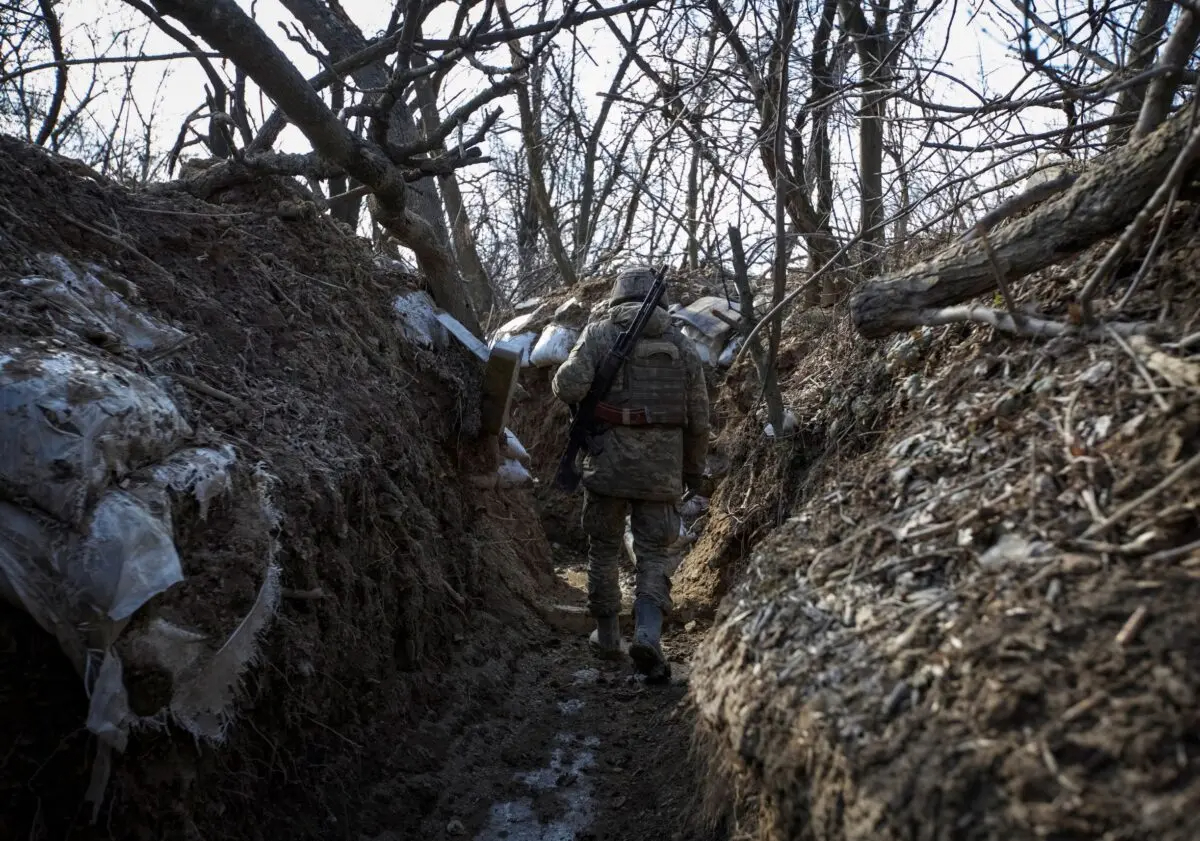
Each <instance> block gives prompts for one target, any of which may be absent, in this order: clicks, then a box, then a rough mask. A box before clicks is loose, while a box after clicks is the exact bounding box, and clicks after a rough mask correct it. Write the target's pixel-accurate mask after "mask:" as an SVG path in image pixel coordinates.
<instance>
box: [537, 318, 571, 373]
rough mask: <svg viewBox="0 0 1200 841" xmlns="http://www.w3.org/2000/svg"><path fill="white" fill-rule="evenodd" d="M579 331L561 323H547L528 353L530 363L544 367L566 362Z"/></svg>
mask: <svg viewBox="0 0 1200 841" xmlns="http://www.w3.org/2000/svg"><path fill="white" fill-rule="evenodd" d="M579 332H580V331H578V330H573V329H572V328H570V327H566V326H564V325H561V324H547V325H546V329H544V330H542V335H541V336H540V337H538V340H537V343H536V344H535V345H534V346H533V350H532V351H530V353H529V362H530V364H531V365H533V366H535V367H537V368H546V367H549V366H551V365H561V364H562V363H564V362H566V361H567V357H568V356H570V354H571V348H573V347H574V346H575V342H576V340H577V339H578V338H579Z"/></svg>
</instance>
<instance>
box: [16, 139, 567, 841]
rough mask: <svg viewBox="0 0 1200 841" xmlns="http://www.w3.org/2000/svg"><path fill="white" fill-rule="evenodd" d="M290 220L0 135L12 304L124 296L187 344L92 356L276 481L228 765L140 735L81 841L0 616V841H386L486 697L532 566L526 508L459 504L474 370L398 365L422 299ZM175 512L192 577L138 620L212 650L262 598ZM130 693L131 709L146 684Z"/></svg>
mask: <svg viewBox="0 0 1200 841" xmlns="http://www.w3.org/2000/svg"><path fill="white" fill-rule="evenodd" d="M296 200H297V194H296V192H295V190H293V189H292V188H290V187H288V185H287V184H286V182H282V181H279V182H261V183H259V184H257V185H255V186H253V187H241V188H238V189H236V190H231V191H228V192H227V193H226V194H224V195H223V196H220V197H218V199H216V202H217V203H206V202H201V201H199V200H196V199H194V198H192V197H191V196H189V195H187V194H186V193H185V192H183V191H181V190H180V189H178V188H177V187H174V186H169V185H168V186H162V187H157V188H154V189H150V190H141V191H128V190H125V189H123V188H121V187H119V186H117V185H115V184H112V183H110V182H107V181H104V180H102V179H99V178H88V177H85V176H81V174H80V172H79V169H78V167H75V166H72V165H70V164H69V163H68V162H65V161H63V160H62V159H58V158H55V157H52V156H48V155H46V154H44V153H43V152H41V151H39V150H33V149H30V148H28V147H26V146H24V145H22V144H20V143H18V142H15V141H13V140H9V139H3V138H0V290H2V291H3V292H4V294H5V295H7V296H11V297H10V298H8V299H6V300H10V301H14V302H16V301H22V300H24V301H25V302H26V303H28V301H27V299H22V298H21V295H22V291H21V290H20V289H19V288H18V286H17V284H16V283H15V280H16V279H17V278H19V277H22V276H24V275H27V274H29V273H31V271H33V269H34V268H35V266H36V265H37V264H38V257H39V255H41V254H47V253H49V254H59V255H62V256H63V257H65V258H67V259H69V260H72V261H75V262H78V263H80V264H87V263H94V264H99V265H100V266H101V267H103V269H104V270H106V271H107V272H109V273H111V274H112V275H113V277H114V278H117V279H123V280H125V281H128V282H130V283H132V285H133V287H136V292H134V291H132V288H130V289H127V290H126V291H128V292H130V295H131V296H133V297H134V298H136V299H137V301H138V306H139V308H141V309H142V310H144V311H145V312H147V313H149V314H151V315H152V316H155V317H157V318H159V319H162V320H164V321H167V322H169V323H171V324H173V325H175V326H176V327H178V328H180V329H182V330H183V331H184V332H185V333H186V334H187V335H188V336H189V340H188V343H187V344H186V345H184V346H182V347H180V348H178V349H177V350H176V351H175V352H173V353H170V354H168V355H166V356H163V357H161V358H156V359H145V358H137V356H136V354H134V355H130V354H129V353H127V352H125V351H122V350H121V349H113V348H109V349H105V348H101V347H96V348H94V349H92V351H91V352H93V353H95V354H105V353H120V354H123V356H122V360H123V364H127V365H134V366H136V368H137V370H139V371H141V372H142V373H145V374H147V375H148V376H151V377H152V378H153V377H158V378H160V379H159V382H162V383H165V384H167V385H168V386H169V387H170V389H171V392H172V397H173V398H174V399H175V400H176V401H177V403H178V404H179V405H180V406H181V407H182V409H183V411H184V414H185V416H186V417H187V420H188V421H189V423H190V424H191V425H192V426H193V427H194V428H195V429H196V431H197V439H198V441H201V442H213V443H228V444H232V445H233V446H234V448H235V449H236V451H237V453H238V457H239V461H240V463H242V464H246V465H255V464H261V466H262V467H263V469H264V470H265V471H266V472H267V473H269V474H270V475H271V476H273V477H275V482H274V486H273V487H272V488H271V498H272V500H273V501H274V503H275V504H276V505H277V506H278V508H279V509H280V514H281V519H280V525H279V528H278V532H277V533H276V534H274V535H272V539H274V540H275V541H277V543H278V553H277V555H276V561H277V563H279V565H280V566H281V567H282V585H283V588H284V590H283V595H284V598H283V602H282V605H281V607H280V609H279V615H278V616H277V617H276V620H275V624H274V625H273V627H272V629H271V631H270V633H269V634H268V636H267V637H266V639H265V641H264V643H263V648H262V650H261V652H260V657H259V664H258V666H257V667H256V668H255V669H253V670H252V671H251V672H249V673H248V674H247V675H246V676H245V679H244V685H243V687H242V692H241V695H240V701H239V704H238V705H237V707H236V711H235V712H236V717H235V720H234V721H233V723H232V725H231V727H230V730H229V732H228V739H227V743H226V744H225V745H224V746H220V747H213V746H205V745H200V746H198V745H196V744H195V743H194V741H193V740H191V739H190V738H189V737H185V736H183V735H182V734H180V733H179V732H178V731H172V730H167V731H165V732H161V733H153V732H142V733H137V734H135V736H134V738H133V739H132V740H131V744H130V748H129V750H128V751H127V752H126V754H125V755H124V756H122V757H119V758H118V761H117V764H116V767H115V769H114V772H113V776H112V780H111V782H110V787H109V798H108V800H107V801H106V803H105V806H104V810H103V812H102V814H101V815H100V819H99V823H98V825H96V826H89V825H88V820H87V819H88V817H90V816H89V815H86V814H83V813H82V811H81V808H80V806H79V804H80V802H81V801H82V794H83V789H84V787H85V786H86V784H87V775H88V772H89V769H88V768H87V761H88V758H89V757H90V753H88V752H86V751H85V748H86V747H87V743H88V739H87V738H86V737H85V732H86V731H83V730H82V729H81V728H82V724H83V718H84V715H83V712H82V711H83V710H84V709H85V708H86V700H85V698H84V694H83V691H82V686H81V684H80V681H79V679H78V678H77V677H76V676H75V675H74V674H73V672H72V671H71V667H70V665H69V664H68V663H67V661H66V658H64V657H62V656H61V654H58V653H57V649H56V647H55V645H54V643H53V641H52V640H50V639H49V637H46V638H45V639H41V638H39V636H38V632H37V631H36V630H35V627H36V626H33V624H32V622H30V621H29V620H28V619H27V618H26V617H25V616H24V615H23V614H20V613H19V612H17V611H16V610H15V609H12V608H9V607H7V606H3V607H0V640H2V641H3V642H2V643H0V652H2V654H0V656H2V658H3V666H2V668H3V670H4V672H5V673H6V674H7V675H9V676H10V678H11V679H7V680H5V681H4V687H5V688H4V694H5V697H4V705H5V709H6V711H10V714H7V715H6V716H5V724H4V725H3V727H0V757H3V758H2V759H0V798H3V799H4V801H5V802H6V803H9V804H11V806H10V807H9V808H8V809H6V810H5V814H4V816H3V819H2V820H3V821H4V826H3V829H4V830H5V831H3V832H0V834H3V835H4V836H5V837H10V836H11V837H64V836H65V835H66V834H70V835H71V837H73V838H89V837H100V836H105V837H107V836H108V835H109V833H110V832H111V833H115V834H116V835H117V836H119V837H123V838H131V839H136V838H158V837H168V836H169V837H175V838H204V839H216V838H224V837H238V838H274V837H284V836H286V837H291V838H328V837H330V836H331V834H333V835H336V836H337V837H346V838H357V837H359V835H360V834H364V833H365V834H367V835H370V834H373V833H379V832H382V831H383V830H384V829H388V830H395V831H399V832H402V833H407V832H409V831H410V830H415V828H416V827H418V826H420V825H421V824H422V822H423V821H424V820H425V817H426V815H427V813H428V810H429V809H431V808H433V806H432V801H431V799H430V798H429V797H428V796H427V795H426V796H411V797H410V796H403V795H402V796H396V797H393V796H392V794H395V793H396V792H397V789H398V788H399V789H403V788H404V787H405V786H406V782H405V781H406V780H409V779H413V780H417V779H420V778H422V775H431V774H432V775H436V774H437V773H438V772H439V769H440V768H441V766H442V765H443V764H444V762H445V759H446V757H445V755H444V750H445V747H444V745H443V744H441V743H437V742H430V743H428V744H424V745H422V744H421V743H420V741H419V739H418V740H417V743H415V744H412V745H411V747H410V740H413V739H415V738H416V737H415V735H414V734H416V733H417V732H418V727H419V726H420V723H421V722H422V720H423V719H424V718H426V717H428V716H430V715H434V716H435V717H436V718H437V719H438V720H440V721H441V722H442V723H443V726H444V727H449V728H451V729H453V728H455V727H464V726H465V722H466V721H468V720H469V719H470V718H471V717H472V716H474V715H476V714H477V713H478V710H479V708H480V706H481V705H486V704H488V703H495V702H497V700H498V699H499V698H501V697H503V695H504V693H505V686H506V682H507V680H508V678H509V675H510V672H511V666H512V664H513V662H514V659H515V658H516V656H517V653H518V652H519V651H520V650H521V648H522V644H523V641H524V638H525V636H526V634H527V633H528V631H529V629H530V628H532V627H534V619H533V617H534V611H533V602H534V600H535V599H536V594H537V593H538V591H539V588H540V587H542V586H544V585H545V583H546V582H547V580H548V579H549V577H550V564H549V551H548V546H547V544H546V541H545V539H544V537H543V535H542V533H541V530H540V528H539V527H538V525H537V522H536V514H535V513H534V510H533V507H532V500H531V499H530V497H529V495H528V493H527V492H512V491H510V492H499V491H490V492H489V491H480V490H478V489H476V488H475V487H473V486H470V485H468V484H467V483H466V482H465V481H464V479H465V478H466V476H467V475H468V474H474V473H478V472H480V471H486V470H490V469H493V466H491V465H489V464H488V462H487V456H486V452H487V448H486V447H483V446H481V445H480V444H479V442H478V441H477V434H478V393H477V392H478V380H479V376H480V372H479V370H478V366H477V365H476V364H474V363H472V361H471V358H470V356H469V355H468V354H466V353H465V352H460V351H459V350H458V349H457V348H452V349H451V350H450V351H449V352H448V353H446V354H443V355H434V354H433V353H431V352H429V351H426V350H424V349H422V348H419V347H417V346H414V345H412V344H410V343H409V342H408V341H406V340H405V339H404V338H403V337H402V336H401V335H400V333H399V332H398V330H397V329H396V326H395V324H394V322H393V315H392V309H391V302H392V299H393V298H394V296H395V295H396V294H397V293H399V292H402V291H404V290H405V289H408V288H411V287H412V286H414V285H417V284H419V279H417V278H413V277H408V276H404V275H402V274H399V273H397V272H396V271H394V270H392V269H390V268H388V267H387V266H385V265H381V264H378V263H376V261H375V260H374V258H373V256H372V254H371V253H370V252H369V250H368V249H367V248H366V247H365V244H364V243H363V242H362V241H360V240H357V239H355V238H353V237H351V236H349V235H348V234H347V233H346V232H345V231H344V230H342V229H341V228H340V227H339V226H338V225H336V224H335V223H333V222H331V221H329V220H328V219H326V218H323V217H319V216H316V215H315V214H303V213H295V212H290V211H289V212H281V210H280V208H281V207H283V206H287V207H294V206H295V205H296V204H297V201H296ZM21 306H22V307H25V304H22V305H21ZM35 310H36V308H35ZM17 311H18V308H16V304H14V309H6V312H7V313H12V312H17ZM20 311H21V312H25V313H28V312H30V310H29V309H28V308H27V307H26V308H25V309H20ZM53 319H54V314H53V313H52V312H50V311H47V310H43V311H33V312H32V314H31V315H30V317H28V318H21V319H14V318H0V321H2V328H3V334H4V336H5V338H8V339H32V338H38V337H42V336H46V335H49V334H50V332H51V331H52V322H53ZM468 488H470V489H469V490H468ZM175 502H176V504H177V506H178V507H177V512H178V517H177V519H178V521H179V523H180V524H181V525H180V530H179V532H178V533H177V535H176V538H177V541H178V542H179V544H180V546H181V549H182V550H183V551H182V554H183V562H184V566H185V572H186V573H187V575H188V579H187V581H185V582H184V583H183V584H181V585H179V586H177V587H176V588H173V589H172V590H170V591H168V593H166V594H164V596H162V597H160V599H158V600H155V601H154V602H152V605H153V610H154V611H156V612H157V614H158V615H162V616H165V617H171V616H176V617H179V616H185V617H187V619H188V621H189V622H192V623H199V624H200V625H201V626H206V627H209V628H212V629H223V630H225V631H226V632H227V630H228V626H229V622H230V621H231V619H232V618H235V617H237V616H240V615H242V614H244V611H245V610H246V608H247V605H248V604H249V603H250V602H252V601H253V599H254V595H255V592H256V590H257V588H258V587H259V586H260V585H261V583H262V571H263V551H264V548H265V547H264V546H263V545H261V535H260V534H257V533H256V534H250V535H241V534H239V532H238V531H237V526H238V523H239V516H238V512H237V511H234V510H230V509H229V508H228V507H222V503H220V502H217V503H214V506H213V508H212V510H211V511H210V512H209V514H208V520H207V521H205V523H204V524H203V525H200V524H199V520H198V519H197V518H196V517H195V516H194V514H193V513H189V511H188V510H187V504H188V503H187V501H186V500H183V499H181V500H176V501H175ZM148 607H149V606H148ZM135 621H136V620H135ZM43 636H45V635H43ZM18 676H19V678H18ZM134 677H135V678H136V677H137V675H136V674H135V675H134ZM143 677H144V678H145V680H144V681H142V682H141V683H140V684H139V686H140V687H141V688H140V691H139V694H138V698H137V701H138V703H139V705H146V706H149V705H152V704H153V703H154V702H155V701H156V700H160V696H161V692H162V687H161V686H160V685H159V684H160V678H161V675H155V674H146V675H144V676H143ZM51 769H53V773H51ZM381 780H387V781H389V789H388V793H387V796H382V795H378V792H379V786H380V781H381ZM428 785H429V783H428V782H421V783H419V784H417V786H416V787H417V789H420V788H422V787H426V788H427V787H428ZM7 830H11V832H10V831H7Z"/></svg>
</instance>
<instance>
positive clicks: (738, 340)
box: [717, 335, 743, 368]
mask: <svg viewBox="0 0 1200 841" xmlns="http://www.w3.org/2000/svg"><path fill="white" fill-rule="evenodd" d="M742 338H743V337H742V336H740V335H738V336H734V337H733V338H732V339H730V340H729V343H728V344H726V345H725V349H724V350H723V351H721V355H720V356H719V357H717V367H719V368H728V367H729V366H730V365H732V364H733V359H734V357H736V356H737V352H738V350H739V349H740V348H741V347H742Z"/></svg>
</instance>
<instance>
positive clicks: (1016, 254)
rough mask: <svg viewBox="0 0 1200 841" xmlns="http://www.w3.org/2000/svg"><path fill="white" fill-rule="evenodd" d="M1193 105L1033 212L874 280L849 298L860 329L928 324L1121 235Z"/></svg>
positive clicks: (879, 332)
mask: <svg viewBox="0 0 1200 841" xmlns="http://www.w3.org/2000/svg"><path fill="white" fill-rule="evenodd" d="M1194 107H1195V106H1192V107H1190V108H1185V109H1181V110H1180V111H1179V112H1177V113H1176V114H1174V115H1173V116H1172V117H1170V118H1169V119H1168V120H1166V121H1165V122H1164V123H1163V124H1162V125H1161V126H1160V127H1159V128H1158V130H1157V131H1155V132H1154V133H1153V134H1151V135H1149V136H1147V137H1146V138H1145V139H1144V140H1141V141H1133V142H1131V143H1129V144H1128V145H1126V146H1123V147H1121V148H1119V149H1116V150H1114V151H1113V152H1110V153H1109V154H1107V155H1105V156H1104V157H1101V158H1098V159H1097V160H1096V161H1094V162H1093V163H1092V164H1091V165H1090V166H1089V167H1088V168H1087V170H1086V171H1085V172H1084V173H1083V174H1082V175H1081V176H1080V177H1079V179H1078V180H1077V181H1075V183H1074V185H1073V186H1072V187H1071V188H1070V189H1068V190H1066V191H1065V192H1063V193H1061V194H1060V195H1059V196H1058V197H1057V198H1055V199H1052V200H1050V201H1047V202H1046V203H1045V204H1043V205H1042V206H1041V207H1038V208H1037V209H1035V210H1034V211H1033V212H1031V213H1030V214H1029V215H1028V216H1025V217H1023V218H1021V219H1018V220H1016V221H1015V222H1013V223H1011V224H1010V225H1008V226H1007V227H1005V228H1003V229H1001V230H998V231H996V232H994V233H991V234H987V235H985V236H973V237H972V236H970V234H968V236H967V237H965V238H963V239H961V240H959V241H958V242H956V243H955V244H953V245H951V246H949V247H948V248H946V249H945V250H943V251H942V252H941V253H939V254H938V255H937V256H936V257H934V258H933V259H932V260H928V261H925V262H921V263H918V264H916V265H914V266H910V267H909V268H907V269H905V270H903V271H901V272H898V273H895V274H892V275H882V276H880V277H876V278H873V279H872V280H869V281H867V282H866V283H864V284H863V285H862V286H861V287H860V288H859V289H858V290H857V291H856V292H855V293H854V294H853V295H852V296H851V298H850V313H851V318H852V320H853V322H854V326H855V328H856V329H857V330H858V332H859V333H860V334H861V335H863V336H864V337H866V338H882V337H884V336H887V335H890V334H892V333H896V332H899V331H901V330H907V329H910V328H913V327H919V326H922V325H925V324H929V323H931V320H930V319H931V318H933V317H935V314H936V312H937V311H938V310H940V309H942V308H944V307H948V306H952V305H954V304H959V303H962V302H964V301H968V300H970V299H971V298H974V297H976V296H978V295H983V294H986V293H988V292H992V291H993V290H995V289H996V288H997V285H998V283H1010V282H1012V281H1013V280H1017V279H1019V278H1021V277H1024V276H1025V275H1027V274H1030V273H1031V272H1035V271H1037V270H1038V269H1041V268H1044V267H1046V266H1049V265H1051V264H1053V263H1056V262H1058V261H1060V260H1062V259H1064V258H1066V257H1068V256H1070V255H1071V254H1075V253H1078V252H1080V251H1082V250H1084V249H1086V248H1088V247H1089V246H1091V245H1093V244H1094V243H1096V242H1097V241H1099V240H1101V239H1103V238H1104V237H1107V236H1111V235H1112V234H1115V233H1117V232H1118V231H1120V230H1121V229H1122V228H1124V227H1125V226H1126V225H1128V224H1129V223H1130V222H1132V221H1133V219H1134V218H1135V217H1136V216H1137V213H1138V211H1139V210H1140V209H1141V208H1142V206H1143V205H1144V204H1145V203H1146V202H1147V201H1149V199H1150V197H1151V196H1153V195H1154V192H1155V190H1157V189H1158V187H1159V185H1160V184H1161V183H1162V182H1163V180H1164V179H1165V178H1166V177H1167V173H1168V172H1169V171H1170V169H1171V167H1172V165H1173V164H1174V162H1175V159H1176V157H1178V155H1179V153H1180V151H1181V150H1182V149H1183V147H1184V145H1185V143H1186V142H1187V139H1188V135H1189V133H1190V130H1189V129H1190V122H1191V113H1192V110H1193V108H1194ZM1193 175H1194V173H1193ZM989 245H990V248H991V257H990V258H989V255H988V247H989Z"/></svg>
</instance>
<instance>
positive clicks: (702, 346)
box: [679, 324, 716, 365]
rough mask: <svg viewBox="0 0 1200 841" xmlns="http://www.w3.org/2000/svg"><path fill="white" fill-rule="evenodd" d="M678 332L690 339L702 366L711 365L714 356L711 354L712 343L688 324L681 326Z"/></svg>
mask: <svg viewBox="0 0 1200 841" xmlns="http://www.w3.org/2000/svg"><path fill="white" fill-rule="evenodd" d="M679 332H681V333H683V335H684V336H686V337H687V338H689V339H691V341H692V345H693V346H694V347H695V348H696V353H697V354H698V355H699V356H700V361H701V362H702V363H703V364H705V365H712V364H713V359H714V357H715V356H716V354H715V353H713V346H712V343H711V342H710V341H709V339H708V337H707V336H705V335H704V334H703V333H701V332H700V331H699V330H697V329H696V328H695V327H692V326H691V325H690V324H685V325H683V326H682V327H681V328H679Z"/></svg>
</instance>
